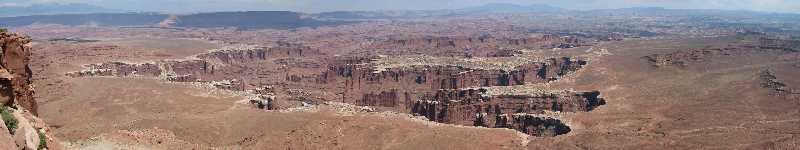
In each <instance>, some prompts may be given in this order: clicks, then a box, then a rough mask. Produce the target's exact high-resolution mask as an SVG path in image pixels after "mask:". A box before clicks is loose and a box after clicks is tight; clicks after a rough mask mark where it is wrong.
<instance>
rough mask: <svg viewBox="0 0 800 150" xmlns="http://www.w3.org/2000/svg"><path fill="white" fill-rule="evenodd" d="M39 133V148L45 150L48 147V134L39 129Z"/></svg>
mask: <svg viewBox="0 0 800 150" xmlns="http://www.w3.org/2000/svg"><path fill="white" fill-rule="evenodd" d="M38 133H39V147H38V148H37V149H39V150H43V149H46V148H47V136H45V135H44V132H42V130H39V131H38Z"/></svg>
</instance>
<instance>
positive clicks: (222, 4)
mask: <svg viewBox="0 0 800 150" xmlns="http://www.w3.org/2000/svg"><path fill="white" fill-rule="evenodd" d="M35 3H88V4H92V5H97V6H102V7H107V8H113V9H124V10H136V11H160V12H206V11H232V10H292V11H303V12H320V11H333V10H386V9H390V10H401V9H415V10H418V9H446V8H463V7H470V6H477V5H482V4H486V3H515V4H521V5H529V4H550V5H554V6H559V7H563V8H568V9H602V8H623V7H651V6H655V7H667V8H700V9H737V10H755V11H766V12H791V13H800V0H0V6H9V5H30V4H35Z"/></svg>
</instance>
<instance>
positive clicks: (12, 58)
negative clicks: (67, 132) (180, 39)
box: [0, 31, 63, 150]
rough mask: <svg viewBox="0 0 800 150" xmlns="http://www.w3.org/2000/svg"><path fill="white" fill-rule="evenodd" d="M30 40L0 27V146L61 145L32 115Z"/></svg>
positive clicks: (10, 148)
mask: <svg viewBox="0 0 800 150" xmlns="http://www.w3.org/2000/svg"><path fill="white" fill-rule="evenodd" d="M30 42H31V40H30V38H28V37H25V36H21V35H19V34H15V33H9V32H4V31H0V50H1V51H2V53H0V89H1V90H2V93H0V104H2V106H0V116H2V120H0V149H4V150H6V149H7V150H14V149H25V150H36V149H62V147H63V146H60V145H59V144H60V143H59V142H58V140H55V139H53V138H52V136H50V135H49V134H48V131H49V128H48V127H47V125H46V124H45V123H44V122H43V121H42V120H41V119H39V118H37V117H36V112H37V106H36V101H35V100H34V98H33V91H34V90H33V86H32V84H31V76H32V73H31V70H30V68H29V67H28V62H29V61H30V49H31V44H30Z"/></svg>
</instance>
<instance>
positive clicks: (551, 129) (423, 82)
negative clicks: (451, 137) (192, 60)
mask: <svg viewBox="0 0 800 150" xmlns="http://www.w3.org/2000/svg"><path fill="white" fill-rule="evenodd" d="M370 62H371V59H366V58H346V59H343V60H338V61H336V62H334V63H332V64H331V65H330V66H329V68H328V70H327V71H325V72H324V73H323V74H321V75H320V76H319V78H318V79H317V81H316V82H317V83H319V84H322V85H323V86H328V87H329V89H341V90H342V91H340V92H341V94H342V95H341V96H342V97H341V99H340V100H341V102H343V103H350V104H354V105H358V106H371V107H377V108H382V109H386V110H392V111H398V112H404V113H411V114H414V115H419V116H425V117H426V118H428V119H429V120H431V121H435V122H440V123H448V124H457V125H467V126H483V127H490V128H510V129H515V130H518V131H520V132H524V133H528V134H530V135H534V136H555V135H559V134H563V133H566V132H569V127H567V126H566V125H564V124H563V123H561V122H560V121H558V119H555V118H548V117H543V116H537V115H535V114H543V113H545V112H546V111H552V112H562V111H563V112H584V111H589V110H591V109H593V108H595V107H597V106H599V105H603V104H604V103H605V102H604V101H603V100H602V98H599V97H598V96H599V95H600V92H597V91H591V92H574V91H557V92H540V93H535V94H526V95H516V94H501V95H489V93H487V90H486V89H483V88H477V87H497V86H517V85H525V84H532V83H547V82H550V81H554V80H556V79H558V78H560V77H562V76H564V75H568V74H570V73H572V72H575V71H577V70H579V69H580V68H582V67H583V65H586V64H587V62H586V61H583V60H580V59H572V58H567V57H562V58H550V59H544V60H543V61H532V62H529V63H526V64H519V66H516V67H513V68H512V69H511V70H503V69H489V68H469V67H465V66H458V65H436V64H430V65H409V66H403V67H396V68H382V69H376V68H380V67H377V66H375V64H372V63H370ZM337 87H339V88H337Z"/></svg>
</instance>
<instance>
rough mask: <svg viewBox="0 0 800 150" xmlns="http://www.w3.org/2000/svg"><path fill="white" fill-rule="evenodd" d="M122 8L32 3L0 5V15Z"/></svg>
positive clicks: (114, 10)
mask: <svg viewBox="0 0 800 150" xmlns="http://www.w3.org/2000/svg"><path fill="white" fill-rule="evenodd" d="M115 12H124V11H123V10H116V9H108V8H103V7H99V6H94V5H89V4H78V3H70V4H59V3H48V4H34V5H29V6H0V17H13V16H30V15H54V14H88V13H115Z"/></svg>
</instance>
